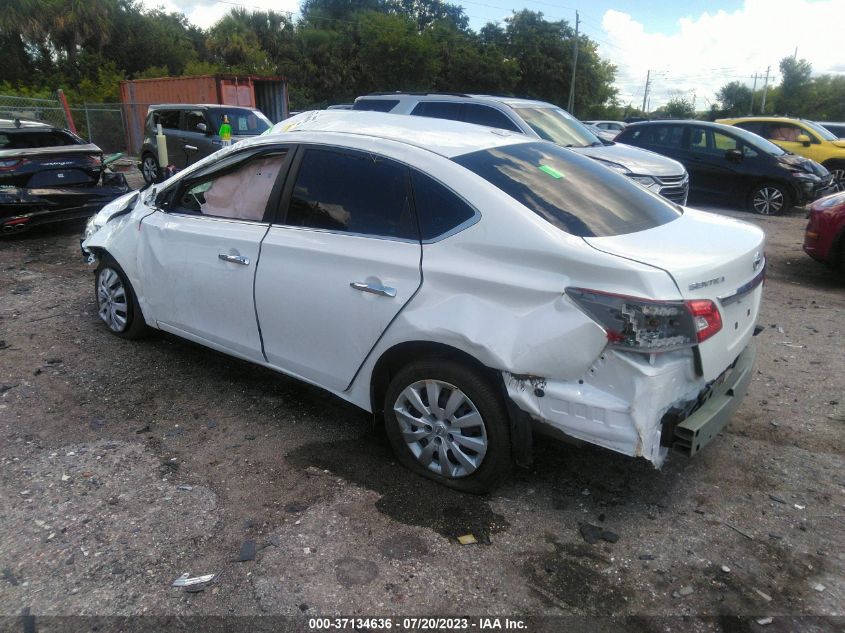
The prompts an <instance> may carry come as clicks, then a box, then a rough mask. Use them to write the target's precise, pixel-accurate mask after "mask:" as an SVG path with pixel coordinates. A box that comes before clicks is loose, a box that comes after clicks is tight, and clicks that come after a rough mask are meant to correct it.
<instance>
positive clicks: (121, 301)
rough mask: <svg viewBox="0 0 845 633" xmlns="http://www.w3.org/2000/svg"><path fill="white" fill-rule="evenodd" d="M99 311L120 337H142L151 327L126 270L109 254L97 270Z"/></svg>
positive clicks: (96, 290) (96, 285)
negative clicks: (148, 325)
mask: <svg viewBox="0 0 845 633" xmlns="http://www.w3.org/2000/svg"><path fill="white" fill-rule="evenodd" d="M94 292H95V294H96V298H97V314H98V315H99V316H100V319H101V320H102V321H103V323H105V324H106V325H107V326H108V328H109V329H110V330H111V331H112V333H114V334H116V335H117V336H120V337H121V338H128V339H138V338H142V337H143V336H144V335H146V334H147V333H148V331H149V328H148V327H147V324H146V323H145V322H144V315H143V314H142V313H141V306H140V305H138V299H137V298H136V296H135V291H134V290H133V289H132V286H131V285H130V283H129V280H128V279H127V278H126V275H125V274H124V272H123V270H122V269H121V268H120V266H118V265H117V262H115V261H114V260H113V259H112V258H111V257H108V256H106V257H105V258H104V259H103V260H102V261H101V262H100V265H99V266H97V271H96V272H95V273H94Z"/></svg>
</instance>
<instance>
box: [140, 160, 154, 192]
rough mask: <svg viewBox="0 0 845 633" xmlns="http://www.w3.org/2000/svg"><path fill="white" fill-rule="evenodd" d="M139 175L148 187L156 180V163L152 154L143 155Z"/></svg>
mask: <svg viewBox="0 0 845 633" xmlns="http://www.w3.org/2000/svg"><path fill="white" fill-rule="evenodd" d="M141 174H142V175H143V176H144V180H145V181H146V183H147V184H148V185H149V184H152V183H154V182H155V181H156V180H158V161H157V160H156V157H155V156H153V155H152V154H144V157H143V158H142V159H141Z"/></svg>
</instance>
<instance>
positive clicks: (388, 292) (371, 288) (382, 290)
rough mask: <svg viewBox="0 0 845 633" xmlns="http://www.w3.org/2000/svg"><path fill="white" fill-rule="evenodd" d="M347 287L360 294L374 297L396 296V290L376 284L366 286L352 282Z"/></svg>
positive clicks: (360, 282)
mask: <svg viewBox="0 0 845 633" xmlns="http://www.w3.org/2000/svg"><path fill="white" fill-rule="evenodd" d="M349 285H350V286H351V287H352V288H355V290H360V291H361V292H371V293H372V294H374V295H381V296H382V297H391V298H392V297H395V296H396V288H389V287H387V286H379V285H378V284H368V283H364V282H363V281H353V282H352V283H351V284H349Z"/></svg>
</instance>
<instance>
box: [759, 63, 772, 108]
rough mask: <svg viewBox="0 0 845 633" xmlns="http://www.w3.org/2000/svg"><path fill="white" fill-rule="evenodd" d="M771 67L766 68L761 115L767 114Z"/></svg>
mask: <svg viewBox="0 0 845 633" xmlns="http://www.w3.org/2000/svg"><path fill="white" fill-rule="evenodd" d="M770 69H771V66H766V81H765V83H764V84H763V105H761V106H760V114H766V92H767V91H768V89H769V70H770Z"/></svg>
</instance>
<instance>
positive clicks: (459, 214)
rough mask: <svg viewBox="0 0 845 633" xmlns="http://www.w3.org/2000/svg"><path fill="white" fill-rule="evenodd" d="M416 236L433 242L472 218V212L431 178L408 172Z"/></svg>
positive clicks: (460, 200) (465, 204)
mask: <svg viewBox="0 0 845 633" xmlns="http://www.w3.org/2000/svg"><path fill="white" fill-rule="evenodd" d="M411 185H412V186H413V189H414V206H415V207H416V210H417V217H419V222H420V237H421V238H422V239H423V240H433V239H435V238H437V237H440V236H441V235H444V234H446V233H448V232H449V231H452V230H454V229H456V228H457V227H459V226H460V225H462V224H463V223H464V222H467V221H468V220H470V219H472V218H473V217H475V209H473V208H472V207H471V206H469V205H468V204H467V203H466V202H464V201H463V200H462V199H461V198H459V197H458V196H457V195H456V194H454V193H452V192H451V191H449V190H448V189H447V188H446V187H444V186H443V185H441V184H440V183H439V182H437V181H436V180H434V179H433V178H431V177H429V176H426V175H425V174H421V173H420V172H418V171H412V172H411Z"/></svg>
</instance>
